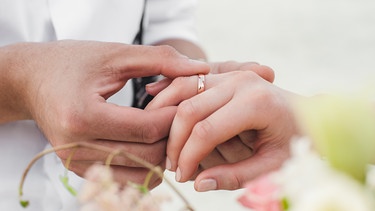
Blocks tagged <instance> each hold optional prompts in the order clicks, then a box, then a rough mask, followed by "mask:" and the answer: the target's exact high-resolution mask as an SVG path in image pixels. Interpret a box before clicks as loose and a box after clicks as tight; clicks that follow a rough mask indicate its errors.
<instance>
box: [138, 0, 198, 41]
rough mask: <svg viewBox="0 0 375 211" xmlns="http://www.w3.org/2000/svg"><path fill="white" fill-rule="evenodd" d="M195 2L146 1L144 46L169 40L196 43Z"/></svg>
mask: <svg viewBox="0 0 375 211" xmlns="http://www.w3.org/2000/svg"><path fill="white" fill-rule="evenodd" d="M196 6H197V1H196V0H148V1H147V8H146V13H145V26H144V34H143V40H144V44H146V45H147V44H153V43H156V42H159V41H162V40H165V39H169V38H179V39H185V40H189V41H192V42H197V36H196V31H195V13H194V12H195V9H196Z"/></svg>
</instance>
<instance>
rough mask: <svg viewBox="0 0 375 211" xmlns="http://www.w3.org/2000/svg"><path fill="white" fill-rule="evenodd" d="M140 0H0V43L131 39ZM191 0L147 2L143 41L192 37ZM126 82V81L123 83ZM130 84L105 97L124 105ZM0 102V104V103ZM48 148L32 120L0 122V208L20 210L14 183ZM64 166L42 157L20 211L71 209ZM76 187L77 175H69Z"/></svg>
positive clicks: (127, 102)
mask: <svg viewBox="0 0 375 211" xmlns="http://www.w3.org/2000/svg"><path fill="white" fill-rule="evenodd" d="M143 3H144V2H143V1H142V0H0V47H1V46H4V45H8V44H12V43H17V42H25V41H26V42H46V41H53V40H61V39H75V40H97V41H110V42H122V43H132V42H133V40H134V37H135V35H136V34H137V32H138V30H139V27H140V20H141V17H142V13H143ZM195 4H196V1H195V0H148V3H147V8H146V12H145V22H144V27H145V30H144V39H143V40H144V44H152V43H154V42H157V41H160V40H163V39H167V38H182V39H186V40H191V41H196V37H195V32H194V16H193V11H194V7H195ZM0 77H1V76H0ZM128 84H129V83H128ZM131 99H132V91H131V86H129V85H126V86H125V88H124V89H123V90H122V91H120V92H119V93H117V94H116V95H115V96H113V97H112V98H111V101H112V102H115V103H117V104H120V105H124V106H126V105H130V103H131ZM0 103H1V102H0ZM46 147H49V145H48V141H47V140H46V139H45V138H44V136H43V134H42V133H41V132H40V131H39V129H38V128H37V126H36V125H35V123H34V122H33V121H31V120H30V121H17V122H11V123H7V124H2V125H1V124H0V158H1V159H0V210H9V211H14V210H24V209H23V208H21V207H20V205H19V203H18V195H17V194H18V185H19V181H20V179H21V175H22V172H23V170H24V169H25V167H26V165H27V163H28V162H29V161H30V160H31V158H32V157H33V156H35V155H36V154H37V153H38V152H40V151H42V150H43V149H44V148H46ZM63 174H64V168H63V166H62V164H61V162H60V160H59V158H58V157H56V156H55V155H54V154H53V155H48V156H46V157H44V158H43V159H42V160H39V161H38V162H37V163H36V165H35V166H34V167H33V168H32V169H31V171H30V173H29V176H28V178H27V180H26V183H25V187H24V198H25V199H28V200H30V206H29V208H28V209H26V210H38V211H42V210H48V211H55V210H69V211H73V210H77V207H78V206H77V204H76V199H75V198H74V197H73V196H71V195H70V194H69V193H68V192H67V191H66V190H65V189H64V188H63V187H62V184H61V183H60V182H59V175H63ZM70 180H71V184H72V185H73V186H75V187H77V188H78V189H79V185H80V183H81V182H82V179H81V178H79V177H78V176H76V175H75V174H74V173H70Z"/></svg>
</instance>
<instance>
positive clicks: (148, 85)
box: [146, 81, 159, 87]
mask: <svg viewBox="0 0 375 211" xmlns="http://www.w3.org/2000/svg"><path fill="white" fill-rule="evenodd" d="M158 83H159V81H156V82H151V83H148V84H146V87H153V86H155V85H156V84H158Z"/></svg>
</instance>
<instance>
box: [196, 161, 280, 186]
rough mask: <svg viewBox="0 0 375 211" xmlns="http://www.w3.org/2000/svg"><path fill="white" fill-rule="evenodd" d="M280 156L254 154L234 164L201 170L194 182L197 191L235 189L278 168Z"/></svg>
mask: <svg viewBox="0 0 375 211" xmlns="http://www.w3.org/2000/svg"><path fill="white" fill-rule="evenodd" d="M280 165H281V162H280V158H278V157H277V156H275V157H272V156H271V157H266V156H259V155H254V156H253V157H251V158H249V159H246V160H243V161H241V162H238V163H234V164H226V165H220V166H215V167H213V168H209V169H207V170H204V171H202V172H201V173H200V174H199V175H198V176H197V178H196V180H195V182H194V188H195V189H196V190H197V191H199V192H204V191H209V190H236V189H239V188H242V187H243V186H244V185H245V183H247V182H248V181H250V180H252V179H255V178H256V177H258V176H260V175H262V174H264V173H267V172H270V171H272V170H275V169H277V168H279V167H280Z"/></svg>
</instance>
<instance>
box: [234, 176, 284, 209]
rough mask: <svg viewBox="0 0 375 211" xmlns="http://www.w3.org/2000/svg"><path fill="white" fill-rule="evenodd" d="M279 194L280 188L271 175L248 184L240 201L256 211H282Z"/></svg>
mask: <svg viewBox="0 0 375 211" xmlns="http://www.w3.org/2000/svg"><path fill="white" fill-rule="evenodd" d="M277 192H278V187H277V185H276V184H275V183H273V181H272V179H271V175H265V176H262V177H260V178H257V179H255V180H253V181H251V182H250V183H248V184H247V185H246V186H245V193H244V194H243V195H242V196H241V197H240V198H239V199H238V201H239V202H240V203H241V204H242V205H243V206H245V207H248V208H251V209H253V210H254V211H282V210H283V209H282V205H281V200H280V198H279V197H278V194H277Z"/></svg>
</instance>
